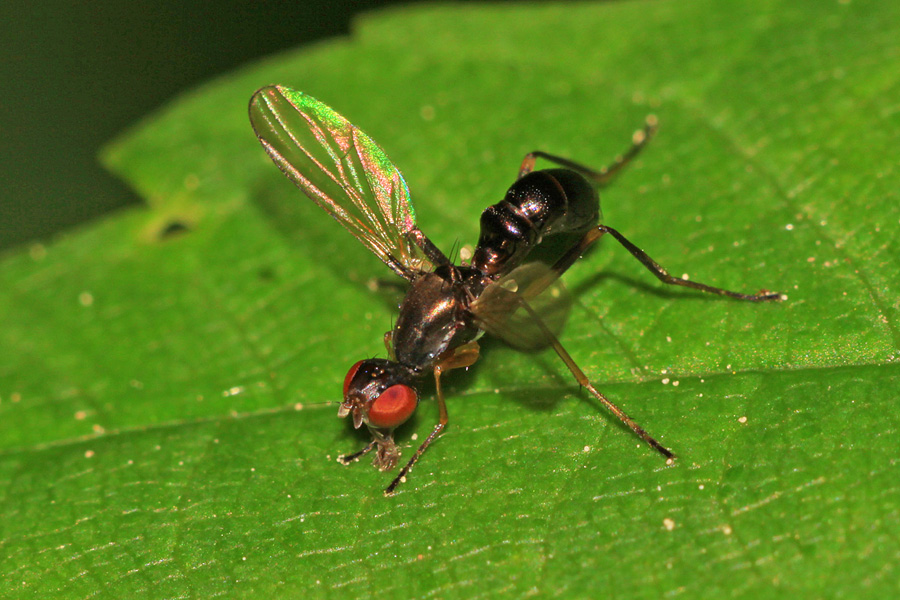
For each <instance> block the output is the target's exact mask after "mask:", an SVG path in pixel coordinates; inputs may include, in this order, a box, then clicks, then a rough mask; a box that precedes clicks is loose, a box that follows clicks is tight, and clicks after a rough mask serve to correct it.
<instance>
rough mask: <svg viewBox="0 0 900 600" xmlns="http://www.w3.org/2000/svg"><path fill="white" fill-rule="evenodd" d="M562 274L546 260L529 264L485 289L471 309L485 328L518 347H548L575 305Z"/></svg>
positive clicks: (528, 348)
mask: <svg viewBox="0 0 900 600" xmlns="http://www.w3.org/2000/svg"><path fill="white" fill-rule="evenodd" d="M559 275H560V274H559V273H558V272H557V271H555V270H554V269H552V268H551V267H549V266H547V265H546V264H544V263H540V262H532V263H525V264H524V265H521V266H519V267H516V268H515V269H513V270H512V271H511V272H510V273H509V274H507V275H504V276H503V277H501V278H500V279H499V280H497V281H496V282H494V283H492V284H491V285H489V286H488V287H487V288H485V290H484V291H483V292H482V293H481V295H480V296H478V298H477V299H476V300H475V301H474V302H473V303H472V304H471V305H469V310H470V311H471V312H472V314H473V315H474V316H475V318H476V320H477V321H478V324H479V325H480V326H481V327H482V328H483V329H484V330H485V331H487V332H488V333H490V334H492V335H496V336H497V337H499V338H501V339H503V340H505V341H506V342H507V343H509V344H510V345H511V346H513V347H514V348H518V349H520V350H539V349H541V348H546V347H547V346H550V345H551V344H552V343H553V341H554V338H555V336H557V335H558V334H559V332H560V331H562V328H563V326H564V325H565V324H566V318H567V317H568V315H569V306H570V304H571V303H570V299H569V295H568V293H567V292H566V290H565V287H563V284H562V282H561V281H559ZM526 305H527V306H526Z"/></svg>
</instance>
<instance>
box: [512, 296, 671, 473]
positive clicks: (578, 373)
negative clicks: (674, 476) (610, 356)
mask: <svg viewBox="0 0 900 600" xmlns="http://www.w3.org/2000/svg"><path fill="white" fill-rule="evenodd" d="M515 297H516V298H517V300H518V303H519V304H520V305H521V306H522V308H524V309H525V311H526V312H528V314H529V316H530V317H531V318H532V319H533V320H534V322H535V323H536V324H537V326H538V327H539V328H540V329H541V332H542V333H543V335H544V337H545V339H546V341H547V342H549V343H550V345H551V346H553V349H554V350H555V351H556V353H557V354H558V355H559V357H560V358H561V359H562V360H563V362H564V363H566V366H567V367H569V370H570V371H571V372H572V375H574V376H575V380H576V381H578V384H579V385H580V386H581V387H583V388H585V389H586V390H587V391H588V392H590V394H591V395H592V396H593V397H594V398H596V399H597V400H599V401H600V402H601V403H602V404H603V406H605V407H606V409H607V410H609V412H611V413H612V414H613V415H615V416H616V418H617V419H619V420H620V421H622V423H624V424H625V425H627V426H628V428H629V429H631V431H633V432H634V433H635V434H636V435H637V436H638V437H639V438H641V439H642V440H644V442H646V443H647V444H648V445H650V446H651V447H652V448H653V449H654V450H656V451H657V452H659V453H660V454H662V455H663V456H664V457H666V464H672V463H673V462H674V461H675V454H673V453H672V451H671V450H669V449H668V448H666V447H665V446H663V445H662V444H660V443H659V442H658V441H656V439H654V438H653V436H651V435H650V434H649V433H647V432H646V431H645V430H644V428H643V427H641V426H640V425H638V424H637V422H636V421H635V420H634V419H632V418H631V417H629V416H628V415H627V414H626V413H625V411H623V410H622V409H621V408H619V407H618V406H616V405H615V404H614V403H613V402H612V401H611V400H610V399H609V398H607V397H606V396H604V395H603V394H602V393H600V391H599V390H597V388H595V387H594V385H593V384H592V383H591V381H590V380H589V379H588V377H587V375H585V374H584V371H582V370H581V368H580V367H579V366H578V365H577V364H576V363H575V360H574V359H573V358H572V356H571V355H570V354H569V352H568V351H567V350H566V349H565V348H564V347H563V345H562V343H560V341H559V339H557V337H556V336H555V335H554V334H553V332H552V331H550V329H549V328H548V327H547V325H546V324H545V323H544V321H543V319H541V318H540V317H539V316H538V314H537V313H536V312H534V309H533V308H531V305H530V304H528V303H527V302H526V301H525V300H524V299H523V298H521V297H520V296H518V295H517V296H515Z"/></svg>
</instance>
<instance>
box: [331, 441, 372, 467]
mask: <svg viewBox="0 0 900 600" xmlns="http://www.w3.org/2000/svg"><path fill="white" fill-rule="evenodd" d="M375 444H376V441H375V440H372V441H371V442H369V443H368V444H367V445H366V447H365V448H363V449H362V450H360V451H359V452H354V453H353V454H344V455H342V456H338V461H340V462H341V463H342V464H345V465H349V464H350V463H352V462H354V461H356V460H359V459H360V458H362V457H363V456H365V455H366V454H368V453H369V452H371V451H372V449H374V448H375Z"/></svg>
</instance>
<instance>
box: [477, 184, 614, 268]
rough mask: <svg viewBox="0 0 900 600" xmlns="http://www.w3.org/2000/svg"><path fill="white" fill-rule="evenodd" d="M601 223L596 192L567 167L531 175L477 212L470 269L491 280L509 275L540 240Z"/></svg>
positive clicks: (584, 229)
mask: <svg viewBox="0 0 900 600" xmlns="http://www.w3.org/2000/svg"><path fill="white" fill-rule="evenodd" d="M599 220H600V202H599V199H598V197H597V190H596V188H595V187H594V186H593V185H592V184H591V183H590V182H589V181H588V180H587V179H585V178H584V177H583V176H581V175H580V174H578V173H576V172H575V171H571V170H569V169H546V170H543V171H532V172H531V173H528V174H527V175H525V176H524V177H522V178H520V179H519V180H517V181H516V182H515V183H514V184H513V185H512V187H510V188H509V190H508V191H507V192H506V197H504V198H503V200H502V201H500V202H498V203H497V204H494V205H492V206H489V207H487V208H486V209H485V211H484V212H483V213H481V236H480V237H479V238H478V247H477V248H476V249H475V254H474V256H473V257H472V267H473V268H475V269H477V270H479V271H481V272H482V273H484V274H485V275H487V276H488V277H491V278H496V277H498V276H500V275H503V274H505V273H508V272H509V271H511V270H512V269H514V268H515V267H517V266H518V265H519V264H521V263H522V261H523V260H524V259H525V257H526V256H527V255H528V253H529V252H530V251H531V250H532V249H533V248H534V247H535V246H536V245H537V244H539V243H540V241H541V239H543V238H544V237H545V236H548V235H553V234H557V233H571V232H581V231H585V232H586V231H587V230H588V229H590V228H591V227H593V226H595V225H596V224H597V223H598V222H599Z"/></svg>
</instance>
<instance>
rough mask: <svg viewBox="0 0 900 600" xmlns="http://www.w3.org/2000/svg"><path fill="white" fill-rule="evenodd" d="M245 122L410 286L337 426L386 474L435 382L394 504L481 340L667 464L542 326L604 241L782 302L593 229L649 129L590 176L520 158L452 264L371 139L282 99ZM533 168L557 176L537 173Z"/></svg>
mask: <svg viewBox="0 0 900 600" xmlns="http://www.w3.org/2000/svg"><path fill="white" fill-rule="evenodd" d="M250 121H251V123H252V125H253V129H254V130H255V132H256V135H257V137H258V138H259V141H260V142H261V143H262V145H263V147H264V148H265V150H266V152H267V153H268V154H269V156H270V157H271V158H272V160H273V161H275V164H277V165H278V167H279V168H280V169H281V170H282V172H284V174H285V175H287V177H288V178H289V179H290V180H291V181H293V182H294V184H296V185H297V187H299V188H300V189H301V190H303V192H304V193H305V194H306V195H307V196H309V198H310V199H312V200H313V201H314V202H315V203H316V204H318V205H319V206H321V207H322V208H323V209H325V211H327V212H328V213H329V214H330V215H331V216H332V217H334V218H335V219H336V220H337V221H338V222H339V223H341V225H343V226H344V227H345V228H346V229H348V230H349V231H350V233H352V234H353V235H354V237H356V239H358V240H359V241H360V242H362V243H363V244H364V245H365V246H366V247H367V248H368V249H369V251H371V252H373V253H374V254H375V255H376V256H377V257H378V258H380V259H381V260H382V261H383V262H384V263H385V264H386V265H387V266H388V267H389V268H390V269H391V270H392V271H394V273H396V274H397V275H399V276H400V277H402V278H403V279H405V280H406V281H407V282H408V283H409V289H408V291H407V294H406V297H405V298H404V300H403V302H402V303H401V304H400V311H399V314H398V317H397V321H396V324H395V325H394V327H393V328H392V329H391V330H390V331H388V332H387V333H386V334H385V337H384V341H385V346H386V347H387V351H388V356H389V358H388V359H381V358H373V359H366V360H361V361H359V362H357V363H356V364H354V365H353V366H352V367H350V370H349V371H348V372H347V375H346V377H345V378H344V395H343V401H342V403H341V405H340V408H339V409H338V416H340V417H347V416H350V417H351V419H352V420H353V426H354V427H355V428H359V427H361V426H362V425H364V424H365V425H366V427H367V428H368V429H369V431H370V433H371V434H372V441H371V442H370V443H369V444H368V445H366V447H365V448H363V449H362V450H360V451H359V452H357V453H355V454H351V455H348V456H342V457H341V458H340V460H341V462H343V463H344V464H349V463H351V462H353V461H355V460H357V459H358V458H360V457H361V456H363V455H365V454H367V453H369V452H371V451H373V450H374V452H375V455H374V460H373V463H374V466H375V467H377V468H379V469H381V470H382V471H387V470H389V469H392V468H394V467H395V466H396V465H397V462H398V461H399V459H400V448H399V447H398V445H397V444H396V442H395V441H394V430H395V429H396V428H397V427H398V426H400V425H401V424H402V423H404V422H405V421H406V420H407V419H409V417H410V416H411V415H412V414H413V412H414V411H415V410H416V407H417V406H418V404H419V392H418V385H419V383H420V382H421V381H422V379H423V378H425V377H426V376H429V375H430V376H433V377H434V381H435V387H436V392H437V402H438V410H439V413H440V417H439V420H438V423H437V424H436V425H435V426H434V429H433V430H432V432H431V434H430V435H429V436H428V437H427V438H426V439H425V441H424V442H423V443H422V444H421V445H420V446H419V448H418V449H417V450H416V452H415V453H414V454H413V455H412V457H411V458H410V459H409V461H408V462H407V463H406V465H405V466H404V467H403V468H402V469H401V470H400V472H399V474H398V475H397V476H396V477H395V478H394V479H393V481H391V483H390V485H388V487H387V488H386V489H385V494H386V495H390V494H393V492H394V490H395V489H396V488H397V486H398V485H399V484H400V483H401V482H402V481H404V480H405V478H406V475H407V474H408V473H409V472H410V470H411V469H412V468H413V466H414V465H415V464H416V461H418V460H419V458H420V457H421V456H422V454H423V453H424V452H425V450H426V449H427V448H428V446H429V445H431V443H432V442H434V440H435V439H437V438H438V436H440V434H441V432H443V431H444V429H445V428H446V427H447V423H448V420H449V419H448V415H447V406H446V403H445V402H444V393H443V390H442V387H441V376H442V375H443V374H444V373H445V372H447V371H449V370H452V369H459V368H465V367H469V366H471V365H472V364H474V363H475V361H476V360H477V359H478V352H479V349H478V342H477V339H478V338H479V337H480V336H481V335H482V334H483V333H484V332H487V333H491V334H493V335H496V336H498V337H500V338H502V339H504V340H506V341H508V342H510V343H512V344H513V345H514V346H520V347H546V346H551V347H552V348H553V349H554V350H555V351H556V353H557V354H558V355H559V357H560V358H561V359H562V360H563V362H564V363H565V364H566V366H567V367H568V368H569V370H570V371H571V372H572V374H573V375H574V376H575V379H576V380H577V381H578V383H579V385H581V386H582V387H584V388H585V389H587V390H588V392H590V394H591V395H592V396H594V398H596V399H597V400H599V401H600V402H601V403H602V404H603V405H604V406H605V407H606V408H607V409H608V410H609V411H610V412H612V413H613V414H614V415H615V416H616V417H617V418H618V419H619V420H621V421H622V422H623V423H624V424H625V425H627V426H628V427H629V428H630V429H631V430H632V431H633V432H634V433H635V434H636V435H637V436H638V437H639V438H641V439H642V440H643V441H644V442H646V443H647V444H649V445H650V446H651V447H653V448H654V449H655V450H656V451H657V452H659V453H660V454H662V455H663V456H664V457H665V458H666V460H667V463H671V462H672V461H673V460H674V459H675V455H674V454H673V453H672V452H671V451H670V450H669V449H667V448H666V447H664V446H663V445H662V444H660V443H659V442H658V441H656V439H654V438H653V437H652V436H650V434H648V433H647V432H646V431H644V429H643V428H642V427H641V426H640V425H638V424H637V423H636V422H635V421H634V420H633V419H632V418H631V417H629V416H628V415H627V414H625V412H623V411H622V410H621V409H620V408H619V407H618V406H616V405H615V404H613V402H611V401H610V400H609V399H608V398H607V397H606V396H604V395H603V394H602V393H600V392H599V391H598V390H597V389H596V388H595V387H594V386H593V384H592V383H591V382H590V380H589V379H588V377H587V376H586V375H585V374H584V372H583V371H582V370H581V369H580V368H579V367H578V365H577V364H576V363H575V361H574V360H573V359H572V357H571V356H570V355H569V353H568V352H567V351H566V350H565V348H563V346H562V344H561V343H560V342H559V340H558V339H557V337H556V334H555V332H554V327H553V324H552V323H550V322H549V321H545V320H544V319H542V317H541V316H539V314H538V308H537V307H539V306H540V305H541V304H542V302H544V298H546V297H548V296H550V295H552V294H550V292H551V291H558V287H557V284H558V282H557V279H558V278H559V277H560V275H562V274H563V273H564V272H565V271H566V270H567V269H568V268H569V267H571V266H572V264H573V263H574V262H575V261H576V260H577V259H578V258H579V257H580V256H581V255H582V254H583V253H584V252H585V250H587V248H588V247H589V246H591V245H592V244H593V243H594V242H596V241H597V240H598V239H600V238H601V237H602V236H604V235H607V234H608V235H610V236H612V237H613V238H614V239H615V240H616V241H617V242H619V243H620V244H621V245H622V246H624V247H625V249H626V250H628V252H630V253H631V255H632V256H634V257H635V258H636V259H637V260H638V261H640V263H641V264H643V265H644V267H646V268H647V269H648V270H649V271H650V272H651V273H653V275H655V276H656V277H657V278H658V279H659V280H661V281H662V282H663V283H666V284H670V285H677V286H683V287H687V288H692V289H695V290H701V291H703V292H709V293H712V294H719V295H722V296H729V297H731V298H736V299H738V300H746V301H750V302H766V301H771V300H779V299H782V296H781V295H780V294H778V293H772V292H768V291H766V290H762V291H761V292H759V293H757V294H742V293H738V292H732V291H729V290H725V289H721V288H717V287H712V286H709V285H705V284H703V283H698V282H696V281H689V280H687V279H683V278H680V277H674V276H672V275H670V274H669V273H668V272H667V271H666V270H665V269H664V268H663V267H661V266H660V265H659V264H658V263H656V262H655V261H654V260H653V259H652V258H650V257H649V256H648V255H647V254H646V253H645V252H644V251H643V250H641V249H640V248H638V247H637V246H635V245H634V244H633V243H631V242H630V241H629V240H628V239H626V238H625V236H623V235H622V234H621V233H619V232H618V231H617V230H615V229H613V228H612V227H609V226H608V225H603V224H601V223H600V202H599V198H598V194H597V188H598V187H599V186H603V185H605V184H606V183H608V182H609V181H610V180H611V179H612V178H613V177H614V176H615V175H616V174H617V173H618V172H619V171H620V170H621V169H622V167H624V166H625V165H626V164H628V162H629V161H630V160H631V159H633V158H634V157H635V156H636V155H637V154H638V153H639V152H640V151H641V149H642V148H643V147H644V146H645V145H646V143H647V141H648V140H649V139H650V137H651V136H652V135H653V133H654V131H655V129H656V122H655V120H653V119H652V118H650V119H648V120H647V123H646V125H645V127H644V128H643V130H641V131H639V132H637V133H636V134H635V137H634V139H633V140H632V145H631V147H630V148H629V150H628V151H627V152H626V153H625V154H623V155H622V156H620V157H619V158H617V159H616V161H615V162H614V163H613V164H611V165H610V166H608V167H607V168H604V169H601V170H599V171H597V170H593V169H590V168H588V167H585V166H583V165H580V164H578V163H575V162H573V161H570V160H568V159H565V158H560V157H558V156H554V155H552V154H547V153H545V152H531V153H530V154H527V155H525V159H524V160H523V161H522V165H521V166H520V168H519V174H518V177H517V178H516V181H515V183H513V185H512V186H511V187H510V188H509V190H508V191H507V192H506V196H505V198H504V199H503V200H502V201H500V202H498V203H497V204H494V205H492V206H489V207H488V208H487V209H486V210H485V211H484V212H483V213H482V215H481V234H480V237H479V239H478V245H477V246H476V248H475V251H474V253H473V254H472V256H471V259H470V260H468V261H463V262H462V264H460V265H455V264H453V263H452V262H451V261H450V260H449V259H448V258H447V257H446V256H445V255H444V254H443V253H442V252H441V251H440V250H439V249H438V248H437V247H436V246H435V245H434V244H433V243H432V242H431V240H429V239H428V237H427V236H426V235H425V234H424V233H422V231H421V230H420V229H419V228H418V227H417V226H416V216H415V211H414V210H413V205H412V202H411V200H410V195H409V189H408V187H407V185H406V181H405V180H404V179H403V176H402V175H401V174H400V171H399V170H397V168H396V167H395V166H394V164H393V163H392V162H391V161H390V160H389V159H388V157H387V155H386V154H385V153H384V150H382V149H381V147H380V146H378V144H376V143H375V142H374V141H373V140H372V139H371V138H370V137H369V136H367V135H366V134H365V133H363V132H362V131H361V130H360V129H358V128H357V127H355V126H354V125H352V124H351V123H350V122H349V121H347V119H345V118H344V117H342V116H341V115H339V114H338V113H337V112H335V111H334V110H333V109H331V108H330V107H328V106H326V105H325V104H323V103H322V102H319V101H318V100H316V99H315V98H313V97H311V96H309V95H307V94H304V93H302V92H297V91H295V90H292V89H290V88H287V87H283V86H269V87H264V88H262V89H260V90H259V91H257V92H256V93H255V94H254V95H253V98H252V99H251V100H250ZM538 158H540V159H543V160H546V161H549V162H551V163H555V164H556V165H558V167H557V168H552V169H545V170H537V171H536V170H535V169H534V166H535V161H536V160H537V159H538ZM559 234H568V235H570V236H572V239H576V240H577V241H576V242H575V243H574V245H572V246H571V247H570V248H568V250H566V251H564V252H562V253H561V255H560V256H559V257H558V258H557V259H556V260H555V262H554V263H553V264H551V265H543V264H542V263H538V262H534V261H532V262H526V258H527V257H528V255H529V253H530V252H531V251H532V250H533V249H534V248H535V247H536V246H537V245H538V244H540V243H541V241H542V240H543V239H545V238H547V237H548V236H554V235H559Z"/></svg>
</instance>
